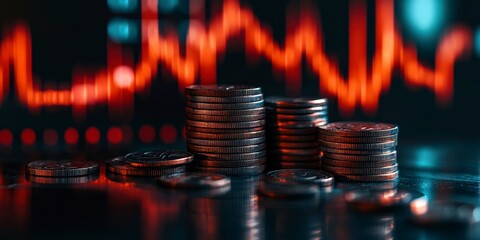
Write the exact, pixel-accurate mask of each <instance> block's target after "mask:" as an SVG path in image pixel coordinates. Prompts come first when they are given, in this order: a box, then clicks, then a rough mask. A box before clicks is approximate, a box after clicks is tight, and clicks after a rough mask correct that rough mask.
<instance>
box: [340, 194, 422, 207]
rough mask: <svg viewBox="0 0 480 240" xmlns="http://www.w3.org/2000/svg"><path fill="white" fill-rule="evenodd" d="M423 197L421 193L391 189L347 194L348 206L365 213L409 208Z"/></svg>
mask: <svg viewBox="0 0 480 240" xmlns="http://www.w3.org/2000/svg"><path fill="white" fill-rule="evenodd" d="M422 197H425V195H424V194H422V193H420V192H416V191H409V190H404V189H391V190H386V191H376V190H353V191H349V192H347V193H345V201H346V202H347V205H348V206H349V207H352V208H354V209H356V210H359V211H364V212H375V211H384V210H390V209H392V208H399V207H407V206H408V205H409V204H410V202H411V201H412V200H414V199H418V198H422Z"/></svg>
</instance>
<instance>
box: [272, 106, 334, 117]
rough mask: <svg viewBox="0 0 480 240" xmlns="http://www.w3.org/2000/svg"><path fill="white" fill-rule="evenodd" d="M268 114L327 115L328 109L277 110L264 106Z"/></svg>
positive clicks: (323, 107) (325, 107)
mask: <svg viewBox="0 0 480 240" xmlns="http://www.w3.org/2000/svg"><path fill="white" fill-rule="evenodd" d="M265 109H266V110H267V112H268V113H275V114H294V115H295V114H313V113H327V112H328V107H327V106H321V107H309V108H277V107H271V106H265Z"/></svg>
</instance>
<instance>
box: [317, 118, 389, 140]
mask: <svg viewBox="0 0 480 240" xmlns="http://www.w3.org/2000/svg"><path fill="white" fill-rule="evenodd" d="M318 129H319V134H320V135H333V136H343V137H384V136H390V135H394V134H397V133H398V126H396V125H393V124H389V123H375V122H335V123H329V124H327V125H324V126H321V127H319V128H318Z"/></svg>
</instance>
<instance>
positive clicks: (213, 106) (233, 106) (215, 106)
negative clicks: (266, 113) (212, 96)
mask: <svg viewBox="0 0 480 240" xmlns="http://www.w3.org/2000/svg"><path fill="white" fill-rule="evenodd" d="M187 107H190V108H198V109H206V110H244V109H253V108H260V107H263V100H260V101H256V102H246V103H199V102H187Z"/></svg>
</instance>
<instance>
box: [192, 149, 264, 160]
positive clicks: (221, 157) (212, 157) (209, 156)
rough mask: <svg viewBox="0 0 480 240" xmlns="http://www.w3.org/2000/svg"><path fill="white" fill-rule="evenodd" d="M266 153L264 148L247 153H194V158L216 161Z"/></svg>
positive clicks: (255, 156) (261, 156)
mask: <svg viewBox="0 0 480 240" xmlns="http://www.w3.org/2000/svg"><path fill="white" fill-rule="evenodd" d="M265 155H266V152H265V151H264V150H262V151H254V152H249V153H236V154H222V153H195V159H196V160H198V159H205V160H216V161H242V160H252V159H258V158H263V157H264V156H265Z"/></svg>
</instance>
